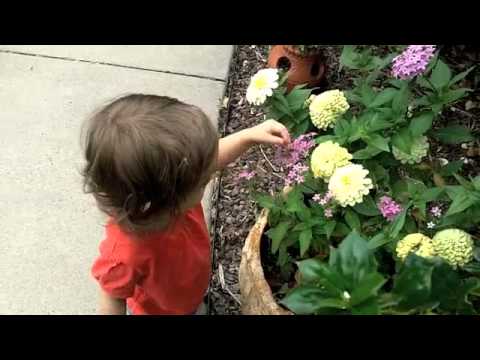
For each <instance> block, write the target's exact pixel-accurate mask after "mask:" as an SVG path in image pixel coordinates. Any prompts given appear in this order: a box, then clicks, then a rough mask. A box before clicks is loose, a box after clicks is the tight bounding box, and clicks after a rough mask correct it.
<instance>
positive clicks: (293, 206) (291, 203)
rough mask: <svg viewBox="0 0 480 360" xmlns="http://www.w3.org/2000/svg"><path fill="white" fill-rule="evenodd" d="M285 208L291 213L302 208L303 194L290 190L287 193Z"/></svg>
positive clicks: (303, 205)
mask: <svg viewBox="0 0 480 360" xmlns="http://www.w3.org/2000/svg"><path fill="white" fill-rule="evenodd" d="M286 205H287V206H286V210H287V211H288V212H291V213H296V212H300V211H302V210H303V209H304V207H305V204H304V202H303V195H302V194H301V193H300V192H299V191H297V190H294V191H291V192H290V193H289V194H288V195H287V204H286Z"/></svg>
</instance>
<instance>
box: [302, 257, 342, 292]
mask: <svg viewBox="0 0 480 360" xmlns="http://www.w3.org/2000/svg"><path fill="white" fill-rule="evenodd" d="M297 265H298V270H299V271H300V274H301V283H302V284H304V283H317V284H318V283H321V284H322V285H323V286H325V287H326V288H327V289H328V290H329V292H330V294H336V295H341V294H342V289H343V288H344V287H345V283H344V281H343V279H342V277H341V276H340V274H338V273H337V272H336V271H335V270H334V269H332V268H330V267H329V266H328V265H327V264H325V263H323V262H321V261H320V260H319V259H307V260H303V261H299V262H298V263H297Z"/></svg>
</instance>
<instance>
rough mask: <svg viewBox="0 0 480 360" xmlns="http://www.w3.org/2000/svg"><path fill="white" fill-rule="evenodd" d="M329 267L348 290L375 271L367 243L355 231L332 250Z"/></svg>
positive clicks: (372, 257) (373, 260)
mask: <svg viewBox="0 0 480 360" xmlns="http://www.w3.org/2000/svg"><path fill="white" fill-rule="evenodd" d="M329 265H330V267H331V268H333V269H335V270H336V271H337V272H338V273H339V274H340V275H342V277H343V279H344V280H345V282H346V284H347V288H349V289H353V288H354V287H355V285H356V284H359V283H360V282H361V281H362V280H363V278H364V277H365V276H366V275H367V274H369V273H372V272H375V271H376V263H375V257H374V256H373V254H372V253H371V252H370V250H369V249H368V243H367V241H366V240H364V239H363V238H362V237H361V236H360V235H359V234H358V233H357V232H356V231H352V232H351V233H350V235H348V236H347V238H345V239H344V240H343V241H342V242H341V243H340V246H339V247H338V248H337V249H332V251H331V253H330V259H329Z"/></svg>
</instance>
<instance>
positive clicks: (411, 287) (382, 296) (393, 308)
mask: <svg viewBox="0 0 480 360" xmlns="http://www.w3.org/2000/svg"><path fill="white" fill-rule="evenodd" d="M300 46H301V45H300ZM395 55H396V54H390V55H388V56H385V57H379V56H376V55H375V54H373V53H372V51H370V49H369V48H368V47H360V46H350V45H347V46H344V48H343V52H342V54H341V58H340V68H341V70H342V69H343V71H348V72H349V74H350V75H352V76H353V87H352V88H351V89H341V90H342V91H344V93H345V95H346V97H347V99H348V102H349V104H350V110H349V111H347V112H346V113H345V114H343V115H342V116H341V117H339V118H338V119H336V122H335V125H334V127H333V128H332V129H328V130H326V131H319V130H318V129H315V128H314V127H313V125H312V123H311V119H310V116H309V109H308V106H307V104H306V101H307V100H308V98H309V97H310V95H311V90H310V89H306V88H305V87H304V86H297V87H296V88H294V89H293V90H292V91H291V92H289V93H287V91H286V88H285V85H281V86H280V87H279V88H277V89H275V90H274V91H273V95H272V96H271V97H270V98H269V99H267V102H266V104H265V108H266V110H267V117H272V118H274V119H277V120H279V121H281V122H282V123H284V124H285V125H286V126H287V127H288V129H289V130H290V132H291V133H292V135H293V136H298V135H301V134H304V133H306V132H310V131H312V130H313V131H316V132H318V136H317V137H316V139H315V141H316V143H317V144H320V143H322V142H325V141H334V142H336V143H338V144H339V145H341V146H343V147H345V148H346V149H347V150H348V151H349V153H350V154H352V157H353V159H352V162H353V163H355V164H361V165H363V167H364V168H366V169H367V170H368V171H369V173H368V177H369V178H370V179H371V180H372V183H373V185H374V186H373V189H372V190H370V192H369V194H368V195H366V196H364V197H363V201H362V202H361V203H360V204H356V205H355V206H353V207H345V208H343V207H340V206H339V205H338V204H337V203H336V202H335V200H332V201H331V202H330V203H329V204H328V205H321V204H319V203H317V202H315V201H313V200H311V199H312V196H313V195H315V194H325V192H326V191H327V189H328V179H327V181H324V180H322V179H315V178H314V177H313V175H312V173H311V172H309V173H308V174H307V175H306V181H305V183H304V184H301V185H297V186H294V187H293V189H292V190H291V191H290V192H289V193H288V194H287V195H284V194H276V195H273V196H270V195H259V196H257V202H258V204H259V206H260V207H264V208H268V209H269V210H270V216H269V229H268V231H267V232H266V235H267V237H268V238H269V240H270V246H271V251H272V253H273V254H275V256H277V257H278V265H280V266H281V268H282V271H287V270H288V271H293V270H292V269H293V268H292V267H293V266H294V264H295V262H297V265H298V270H299V274H300V280H299V282H298V284H296V286H295V287H294V288H293V289H289V290H288V291H287V292H286V296H285V298H283V300H282V304H283V305H284V306H286V307H287V308H289V309H291V310H292V311H293V312H295V313H297V314H477V313H478V311H479V310H480V308H479V306H480V302H479V301H478V297H479V296H480V280H479V279H480V247H478V244H477V248H476V249H475V252H474V254H475V256H474V257H475V259H474V260H473V261H472V262H471V263H469V264H467V265H466V266H465V267H463V268H462V269H461V270H460V269H454V268H452V267H451V266H450V265H448V264H447V263H446V262H444V261H443V260H441V259H440V258H436V257H434V258H429V259H425V258H421V257H418V256H416V255H414V254H411V255H409V256H408V257H407V258H406V260H405V261H403V262H402V261H399V259H398V258H397V256H396V251H395V249H396V244H397V242H398V241H400V240H401V239H403V238H404V237H405V236H406V235H408V234H412V233H422V234H425V235H428V236H430V237H433V235H434V234H435V233H436V232H437V231H439V230H441V229H448V228H459V229H463V230H465V231H478V226H479V225H480V176H477V177H475V178H468V179H467V178H464V177H462V176H460V175H459V172H460V171H461V170H462V166H463V162H462V161H461V160H459V161H452V162H450V163H448V164H447V165H444V166H442V165H443V164H442V165H440V164H439V162H438V161H436V160H435V154H431V153H430V154H427V156H424V155H423V154H424V153H423V152H421V151H422V149H423V150H424V151H425V149H426V148H427V144H426V142H424V139H425V138H428V139H435V140H437V141H439V142H442V143H445V144H449V145H456V144H461V143H465V142H470V141H474V140H477V139H476V137H475V134H474V133H472V132H471V131H470V130H469V129H467V128H466V127H463V126H460V125H458V124H456V123H455V119H451V121H449V125H448V126H446V127H443V128H439V126H438V124H437V123H436V122H437V121H438V118H439V116H445V113H442V111H443V110H444V109H445V108H447V107H450V106H452V105H453V104H455V103H456V102H457V101H458V100H460V99H461V98H463V97H464V96H465V95H466V94H467V93H468V92H469V91H470V89H466V88H462V87H461V86H462V85H461V82H462V80H463V79H464V78H465V77H466V76H468V74H469V73H470V72H471V71H472V70H473V68H470V69H468V70H466V71H464V72H463V73H460V74H454V73H453V72H452V70H451V69H450V68H449V66H448V65H447V64H446V63H445V62H443V61H442V60H441V58H440V57H438V55H437V56H435V58H434V59H432V60H431V62H430V64H429V66H428V68H427V70H426V71H425V73H424V74H422V75H419V76H417V77H416V78H414V79H411V80H399V79H392V78H391V76H390V74H389V71H387V70H385V68H386V67H387V66H388V65H389V64H390V63H391V60H392V58H393V57H394V56H395ZM284 81H285V79H284V78H282V79H281V81H280V83H282V84H283V82H284ZM422 141H423V143H422ZM419 143H420V144H423V145H424V146H423V145H422V146H423V148H421V149H420V150H419V145H418V144H419ZM432 143H434V142H432ZM431 150H432V149H430V152H431ZM398 151H401V152H402V153H404V154H406V155H405V157H406V159H407V160H405V159H404V158H403V157H402V156H399V154H398ZM418 154H420V155H418ZM409 156H411V157H412V158H415V157H417V158H415V160H414V161H410V158H409ZM397 159H400V160H397ZM401 161H402V162H401ZM382 196H389V197H391V198H392V199H393V200H394V201H395V202H396V203H398V204H399V205H400V206H401V211H400V212H399V213H398V214H397V215H396V216H395V217H394V218H393V219H391V220H387V219H385V218H384V217H383V216H382V214H381V212H380V210H379V207H378V202H379V199H380V198H381V197H382ZM440 205H441V207H442V210H443V214H442V216H441V217H440V218H436V217H434V216H433V215H432V214H431V213H430V211H429V210H428V209H431V207H432V206H440ZM326 208H328V209H329V211H332V213H333V216H332V217H330V218H326V217H325V209H326ZM431 222H433V223H434V224H435V228H434V229H431V228H430V227H429V226H427V224H429V223H431ZM473 300H475V301H473Z"/></svg>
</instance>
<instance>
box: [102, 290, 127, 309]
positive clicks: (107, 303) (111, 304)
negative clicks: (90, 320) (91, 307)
mask: <svg viewBox="0 0 480 360" xmlns="http://www.w3.org/2000/svg"><path fill="white" fill-rule="evenodd" d="M126 311H127V303H126V301H125V299H117V298H114V297H112V296H110V295H109V294H107V293H106V292H105V291H103V290H102V289H100V304H99V309H98V313H99V315H125V314H126Z"/></svg>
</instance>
